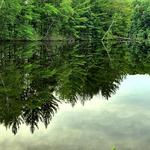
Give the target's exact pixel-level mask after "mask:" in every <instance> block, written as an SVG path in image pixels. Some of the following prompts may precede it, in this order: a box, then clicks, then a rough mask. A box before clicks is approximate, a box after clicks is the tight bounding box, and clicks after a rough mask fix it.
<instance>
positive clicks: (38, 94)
mask: <svg viewBox="0 0 150 150" xmlns="http://www.w3.org/2000/svg"><path fill="white" fill-rule="evenodd" d="M108 47H109V48H108V49H107V48H106V47H103V46H102V44H98V43H88V44H87V43H80V44H79V43H76V44H63V43H53V44H48V43H2V44H1V45H0V68H1V69H0V123H1V124H4V125H5V126H6V128H11V129H12V132H13V133H14V134H16V133H17V131H18V129H19V127H20V125H21V124H23V123H25V124H26V125H27V126H30V129H31V132H32V133H33V132H34V131H35V128H38V123H39V122H43V123H44V125H45V127H47V126H48V125H49V123H50V121H51V119H52V117H53V115H54V114H55V113H56V112H57V110H58V106H59V103H60V102H67V103H70V104H72V105H75V104H76V102H77V101H81V103H83V104H84V102H85V101H86V100H90V99H91V98H92V97H93V96H94V95H96V94H99V93H101V95H102V96H103V97H105V98H106V99H109V97H111V95H112V94H115V92H116V90H117V89H118V88H119V84H120V82H121V81H122V79H123V78H124V77H126V75H127V74H137V73H138V74H143V73H148V74H149V73H150V71H149V70H148V69H149V68H150V65H149V64H150V62H149V61H150V60H149V56H150V52H149V51H148V46H147V44H145V43H142V44H139V45H137V44H135V46H134V44H133V45H132V46H130V47H129V46H128V44H126V43H124V44H116V43H114V44H109V46H108ZM56 97H57V98H56Z"/></svg>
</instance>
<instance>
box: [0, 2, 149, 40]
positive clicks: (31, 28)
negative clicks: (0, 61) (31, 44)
mask: <svg viewBox="0 0 150 150" xmlns="http://www.w3.org/2000/svg"><path fill="white" fill-rule="evenodd" d="M130 14H131V6H130V2H129V1H128V0H124V1H123V0H121V1H120V0H115V1H112V0H107V1H104V0H96V1H93V0H59V1H57V2H56V1H49V0H47V1H35V0H27V1H21V0H12V1H10V0H4V3H3V6H2V8H1V11H0V19H1V20H0V21H1V24H0V40H42V39H43V40H51V39H54V37H53V36H55V37H59V38H56V39H68V40H75V39H81V40H91V39H94V38H102V37H103V36H104V34H105V32H107V30H108V29H109V26H110V25H111V23H112V21H113V22H114V24H113V27H112V28H111V30H110V32H109V34H111V36H110V37H113V36H114V37H115V36H127V35H128V31H129V30H128V29H129V26H130V16H131V15H130ZM147 17H148V16H147ZM60 37H61V38H60Z"/></svg>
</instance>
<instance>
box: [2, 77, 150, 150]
mask: <svg viewBox="0 0 150 150" xmlns="http://www.w3.org/2000/svg"><path fill="white" fill-rule="evenodd" d="M149 92H150V76H149V75H128V76H126V77H125V78H124V79H123V81H122V82H121V84H120V86H119V89H118V90H117V91H116V94H114V95H112V97H111V98H109V100H106V99H105V98H103V97H102V96H101V95H100V94H97V95H95V96H94V97H93V98H92V100H91V101H86V102H85V104H84V106H83V105H82V104H81V103H79V102H78V103H77V104H76V105H75V106H74V107H72V106H71V105H70V104H64V103H62V104H60V105H59V110H58V112H57V113H56V114H55V117H54V118H53V119H52V121H51V123H50V125H49V126H48V128H47V129H45V127H44V126H43V124H41V123H40V124H39V130H36V131H35V132H34V134H31V132H30V129H29V128H26V126H25V125H22V126H21V127H20V129H19V131H18V133H17V134H16V135H13V134H12V132H11V130H9V129H8V130H7V131H6V129H5V127H4V126H3V125H1V126H0V131H1V134H0V150H12V149H15V150H33V149H37V150H98V149H103V150H110V149H111V148H112V146H113V145H115V146H116V147H117V148H118V150H141V149H143V148H144V150H149V149H150V144H149V143H150V99H149V98H150V97H149Z"/></svg>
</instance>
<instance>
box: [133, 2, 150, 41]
mask: <svg viewBox="0 0 150 150" xmlns="http://www.w3.org/2000/svg"><path fill="white" fill-rule="evenodd" d="M133 8H134V12H133V17H132V28H131V34H132V35H133V36H134V37H135V38H140V39H141V38H142V39H149V38H150V1H149V0H135V1H134V3H133Z"/></svg>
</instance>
